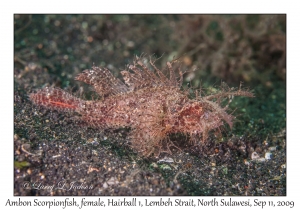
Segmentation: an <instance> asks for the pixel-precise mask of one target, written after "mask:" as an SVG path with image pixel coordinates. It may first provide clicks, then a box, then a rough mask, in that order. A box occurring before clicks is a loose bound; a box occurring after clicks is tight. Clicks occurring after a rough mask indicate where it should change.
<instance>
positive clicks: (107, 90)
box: [75, 66, 129, 97]
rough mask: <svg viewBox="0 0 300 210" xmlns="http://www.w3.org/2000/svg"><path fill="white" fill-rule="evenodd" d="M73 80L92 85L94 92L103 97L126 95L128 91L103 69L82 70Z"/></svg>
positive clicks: (94, 67) (119, 81) (95, 67)
mask: <svg viewBox="0 0 300 210" xmlns="http://www.w3.org/2000/svg"><path fill="white" fill-rule="evenodd" d="M75 80H79V81H82V82H85V83H87V84H89V85H93V86H94V89H95V91H96V92H97V93H98V94H99V95H101V96H103V97H105V96H109V95H118V94H122V93H126V92H128V90H129V89H128V87H127V86H126V85H125V84H124V83H123V82H121V80H119V79H118V78H115V77H114V76H113V75H112V73H111V72H110V71H109V70H108V69H106V68H104V67H97V66H93V67H92V69H87V70H84V71H83V72H82V73H80V74H78V75H77V77H76V78H75Z"/></svg>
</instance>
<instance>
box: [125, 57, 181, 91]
mask: <svg viewBox="0 0 300 210" xmlns="http://www.w3.org/2000/svg"><path fill="white" fill-rule="evenodd" d="M175 62H176V60H173V61H171V62H167V73H168V76H166V75H165V74H164V73H163V72H162V71H161V70H160V69H158V68H157V67H156V66H155V65H154V62H153V61H152V60H150V62H149V63H150V65H151V68H152V69H153V70H151V69H150V68H149V66H148V65H146V64H144V63H143V61H142V58H140V57H136V59H135V60H134V62H133V64H132V65H129V66H128V68H127V70H124V71H122V72H121V74H122V76H123V78H124V81H125V83H126V84H127V85H128V86H129V88H130V90H137V89H142V88H144V87H162V86H169V87H170V86H172V87H181V83H182V75H183V73H182V72H181V70H180V68H179V67H178V68H177V70H178V72H179V80H177V79H176V76H175V71H174V69H173V67H172V64H173V63H175Z"/></svg>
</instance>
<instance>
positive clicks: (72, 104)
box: [29, 87, 82, 111]
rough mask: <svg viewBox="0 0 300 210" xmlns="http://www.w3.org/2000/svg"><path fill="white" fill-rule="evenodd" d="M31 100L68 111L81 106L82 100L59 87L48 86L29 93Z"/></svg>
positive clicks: (47, 106)
mask: <svg viewBox="0 0 300 210" xmlns="http://www.w3.org/2000/svg"><path fill="white" fill-rule="evenodd" d="M29 97H30V100H31V101H32V102H33V103H35V104H37V105H41V106H44V107H46V108H50V109H56V110H62V111H68V110H74V111H75V110H77V109H79V108H81V104H82V100H81V99H79V98H76V97H74V96H72V95H71V94H69V93H67V92H65V91H63V90H62V89H59V88H50V87H46V88H44V89H41V90H38V91H37V92H36V93H31V94H30V95H29Z"/></svg>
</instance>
